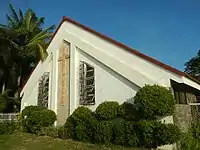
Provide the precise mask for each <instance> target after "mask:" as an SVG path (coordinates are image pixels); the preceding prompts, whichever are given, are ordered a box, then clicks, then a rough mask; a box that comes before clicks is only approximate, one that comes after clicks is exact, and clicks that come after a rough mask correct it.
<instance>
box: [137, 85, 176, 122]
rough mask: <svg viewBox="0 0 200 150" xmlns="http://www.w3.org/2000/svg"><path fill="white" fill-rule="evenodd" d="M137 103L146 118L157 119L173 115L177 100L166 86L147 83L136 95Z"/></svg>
mask: <svg viewBox="0 0 200 150" xmlns="http://www.w3.org/2000/svg"><path fill="white" fill-rule="evenodd" d="M134 99H135V104H136V105H137V106H138V107H139V110H140V112H141V113H142V114H143V118H145V119H155V118H156V117H165V116H168V115H172V113H173V110H174V105H175V101H174V98H173V95H172V94H171V92H170V91H169V90H167V89H166V88H165V87H162V86H159V85H146V86H144V87H143V88H141V89H140V90H139V91H138V92H137V93H136V96H135V98H134Z"/></svg>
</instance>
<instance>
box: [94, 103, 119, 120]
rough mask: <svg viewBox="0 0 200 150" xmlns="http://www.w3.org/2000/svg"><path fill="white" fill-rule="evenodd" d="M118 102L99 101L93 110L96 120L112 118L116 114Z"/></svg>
mask: <svg viewBox="0 0 200 150" xmlns="http://www.w3.org/2000/svg"><path fill="white" fill-rule="evenodd" d="M118 109H119V104H118V103H117V102H114V101H110V102H103V103H101V104H100V105H99V106H98V107H97V108H96V111H95V115H96V118H97V119H98V120H112V119H114V118H116V117H117V115H118Z"/></svg>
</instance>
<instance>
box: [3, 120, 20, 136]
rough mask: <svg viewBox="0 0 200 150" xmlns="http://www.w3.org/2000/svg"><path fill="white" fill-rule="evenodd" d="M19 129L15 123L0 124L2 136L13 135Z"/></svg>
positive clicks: (5, 122)
mask: <svg viewBox="0 0 200 150" xmlns="http://www.w3.org/2000/svg"><path fill="white" fill-rule="evenodd" d="M16 128H17V125H16V123H15V122H14V121H4V122H0V134H12V133H13V132H14V131H15V130H16Z"/></svg>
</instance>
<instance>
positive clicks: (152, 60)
mask: <svg viewBox="0 0 200 150" xmlns="http://www.w3.org/2000/svg"><path fill="white" fill-rule="evenodd" d="M65 21H67V22H70V23H72V24H74V25H76V26H78V27H80V28H82V29H83V30H85V31H88V32H90V33H92V34H94V35H96V36H98V37H100V38H102V39H104V40H106V41H108V42H110V43H112V44H114V45H116V46H118V47H121V48H123V49H125V50H127V51H129V52H130V53H132V54H134V55H136V56H138V57H140V58H142V59H144V60H147V61H148V62H151V63H152V64H155V65H157V66H160V67H161V68H163V69H165V70H168V71H170V72H172V73H174V74H177V75H179V76H184V77H187V78H188V79H190V80H192V81H194V82H196V83H198V84H200V82H199V81H197V80H196V79H194V78H192V77H191V76H189V75H188V74H186V73H184V72H182V71H180V70H178V69H175V68H173V67H171V66H169V65H166V64H164V63H162V62H161V61H158V60H156V59H154V58H152V57H149V56H147V55H145V54H143V53H140V52H139V51H137V50H135V49H133V48H130V47H128V46H126V45H124V44H122V43H120V42H118V41H116V40H113V39H111V38H110V37H108V36H105V35H103V34H101V33H99V32H97V31H95V30H93V29H91V28H89V27H86V26H84V25H82V24H80V23H79V22H76V21H74V20H72V19H70V18H68V17H66V16H64V17H63V19H62V21H61V23H60V24H59V26H58V28H57V29H56V31H55V32H54V34H53V36H52V38H51V40H50V43H51V41H52V40H53V38H54V37H55V35H56V33H57V32H58V30H59V29H60V27H61V25H62V23H63V22H65ZM36 67H37V66H36ZM36 67H35V68H36ZM35 68H34V69H35ZM34 69H33V71H34ZM33 71H32V72H33ZM30 76H31V74H30ZM30 76H29V77H28V78H27V80H26V81H25V82H24V84H23V86H22V90H23V88H24V86H25V84H26V83H27V81H28V79H29V78H30Z"/></svg>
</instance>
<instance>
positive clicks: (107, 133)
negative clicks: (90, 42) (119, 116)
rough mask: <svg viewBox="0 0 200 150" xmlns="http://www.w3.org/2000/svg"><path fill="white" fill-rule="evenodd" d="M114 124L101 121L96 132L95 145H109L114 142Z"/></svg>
mask: <svg viewBox="0 0 200 150" xmlns="http://www.w3.org/2000/svg"><path fill="white" fill-rule="evenodd" d="M112 126H113V124H112V122H111V121H99V122H98V123H97V125H96V128H95V130H94V143H105V144H109V143H110V142H111V140H112Z"/></svg>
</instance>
